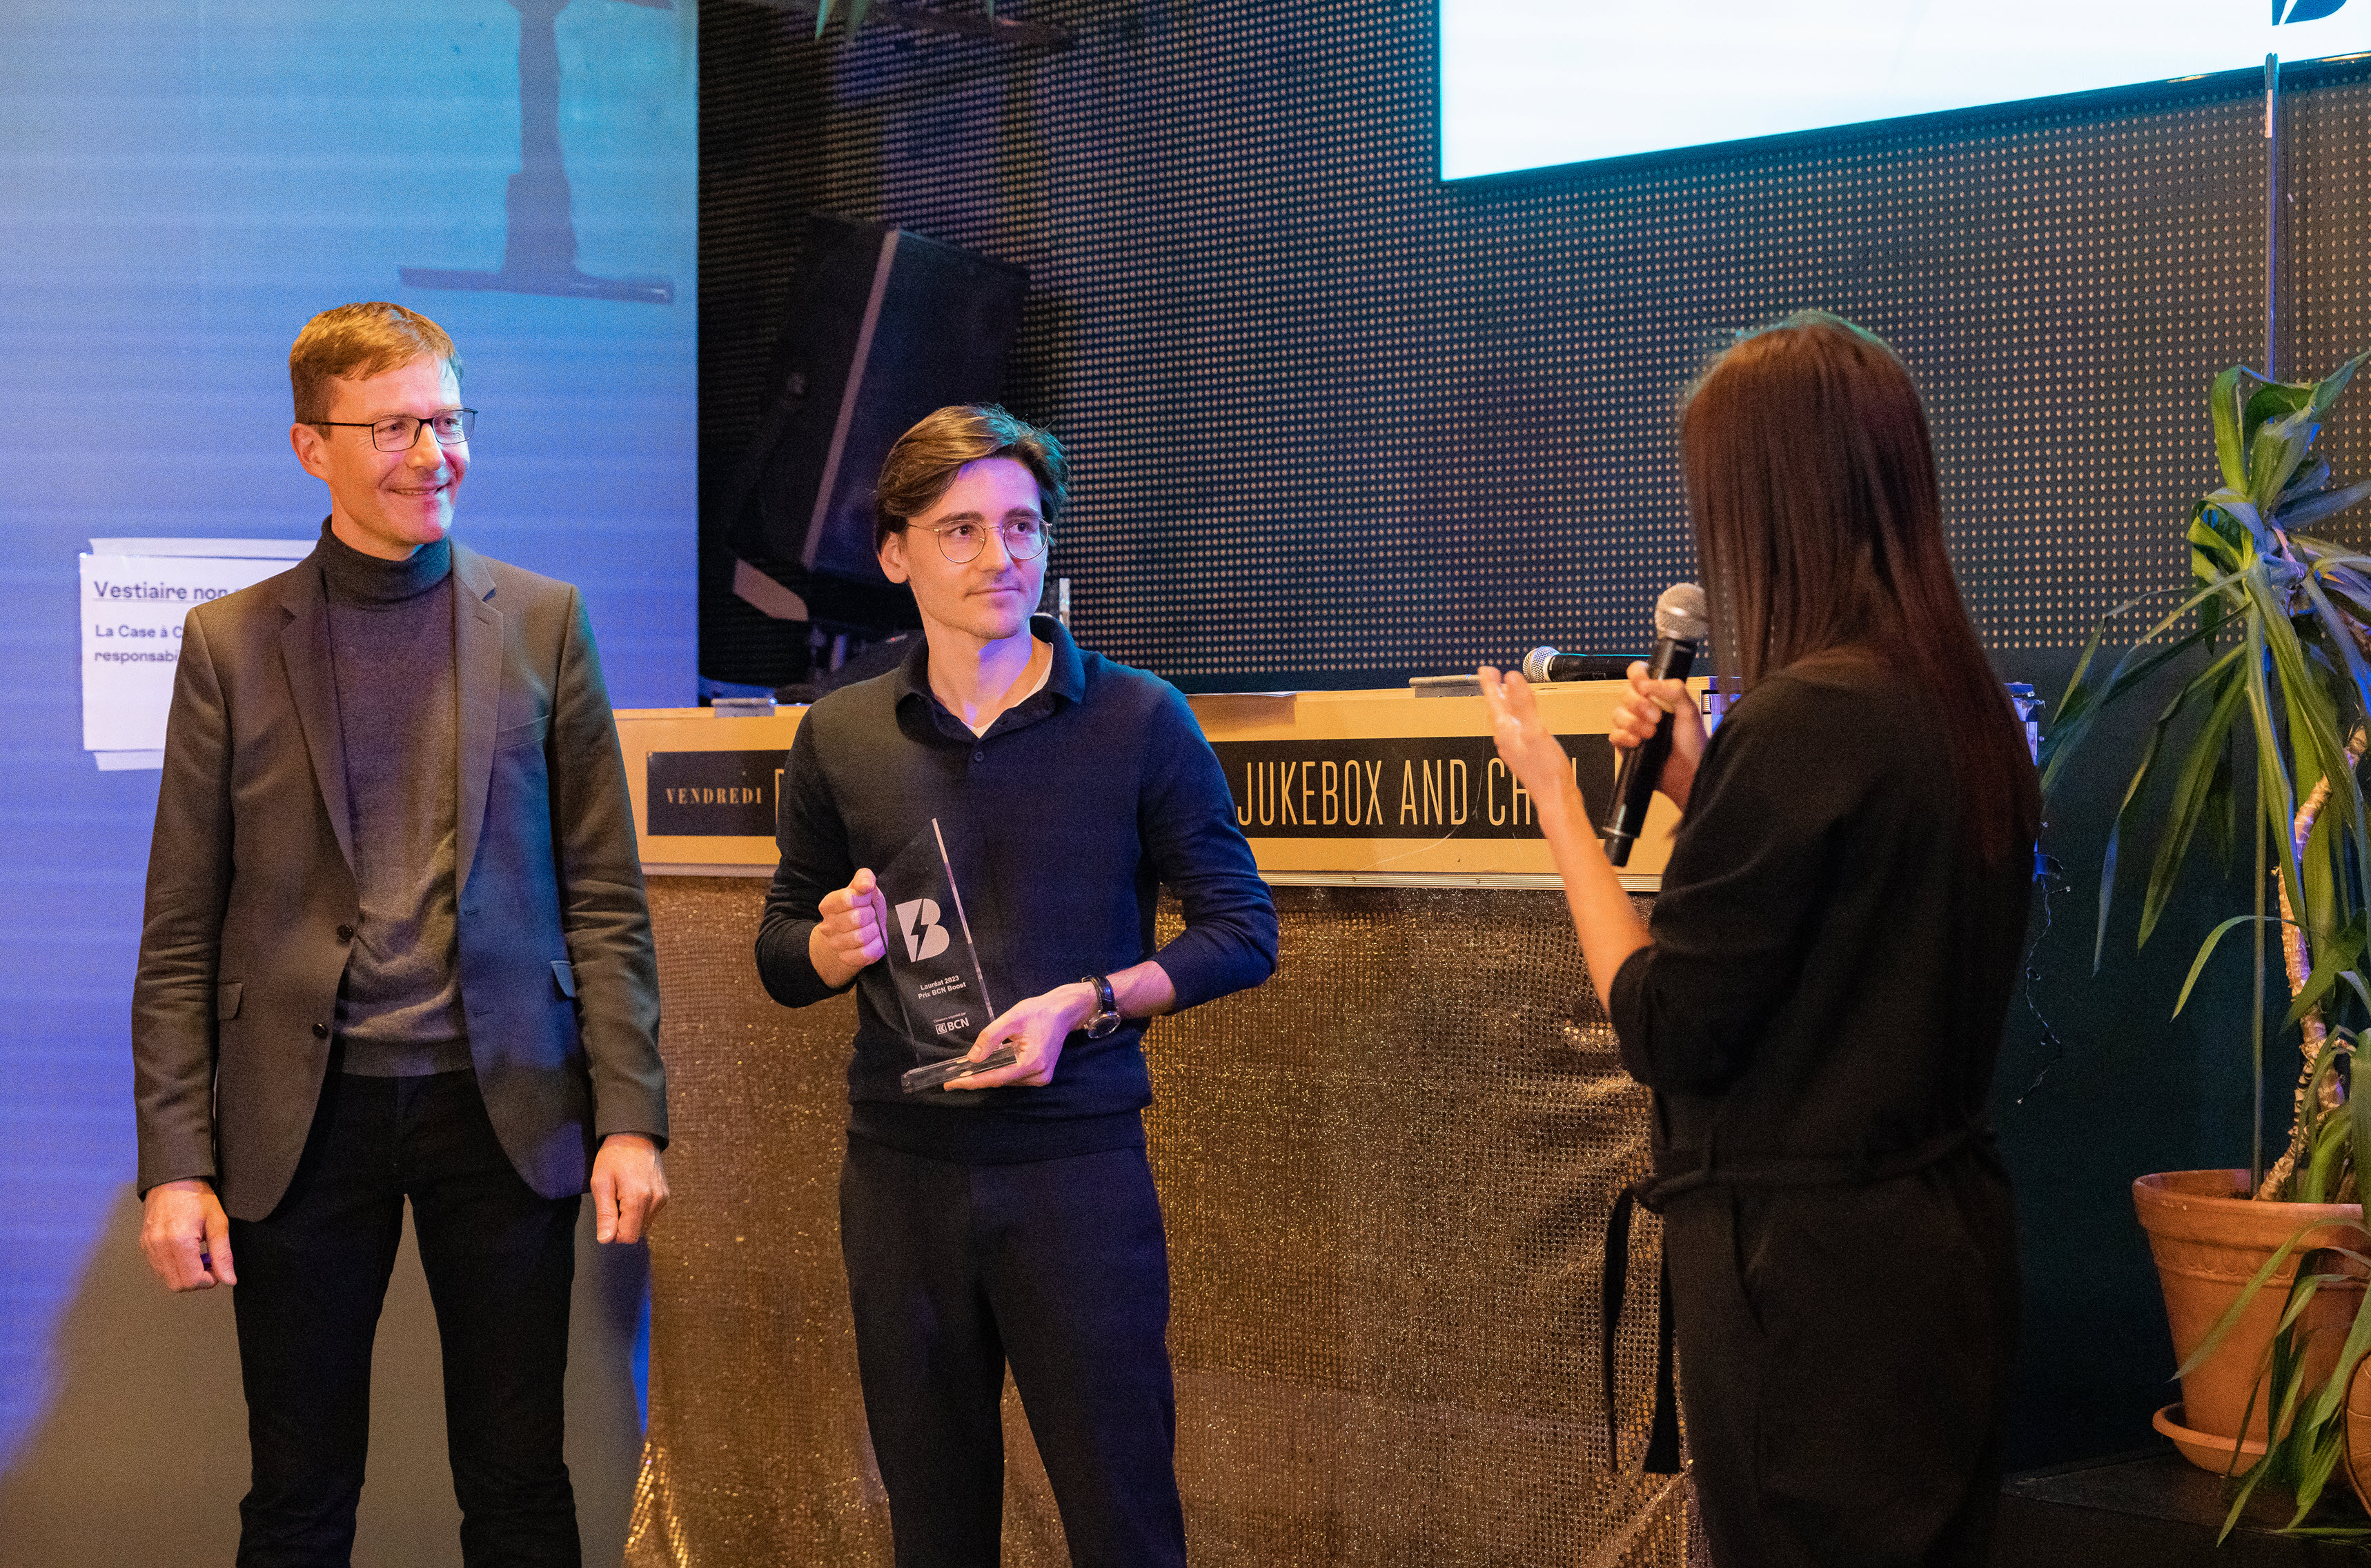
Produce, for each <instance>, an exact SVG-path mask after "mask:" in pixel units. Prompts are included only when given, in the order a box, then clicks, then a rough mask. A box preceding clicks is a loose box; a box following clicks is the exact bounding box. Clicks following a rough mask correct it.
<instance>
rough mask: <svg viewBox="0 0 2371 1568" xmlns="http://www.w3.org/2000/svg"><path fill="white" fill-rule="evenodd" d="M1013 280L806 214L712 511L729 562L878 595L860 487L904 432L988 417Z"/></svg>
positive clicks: (1011, 314) (979, 259) (972, 262)
mask: <svg viewBox="0 0 2371 1568" xmlns="http://www.w3.org/2000/svg"><path fill="white" fill-rule="evenodd" d="M1028 287H1029V273H1028V271H1027V270H1026V269H1024V268H1021V267H1015V266H1012V265H1010V264H1008V263H1006V262H1002V261H997V260H992V259H989V258H988V257H985V256H978V255H975V254H973V253H972V252H970V251H967V250H959V249H957V248H954V246H952V245H942V244H940V243H939V242H938V241H937V240H934V239H930V238H927V237H925V236H921V235H919V234H915V233H913V232H912V231H911V230H908V229H898V228H887V227H884V226H882V225H878V224H862V223H855V222H852V221H850V220H849V219H845V218H836V217H830V216H827V215H822V214H818V215H815V216H814V217H811V218H810V219H809V220H808V230H807V244H806V248H805V254H804V260H803V262H802V264H801V266H800V268H799V271H798V273H797V275H796V277H795V278H794V280H793V281H792V295H791V306H790V309H789V311H788V313H787V315H786V317H785V319H784V323H783V327H782V332H781V338H780V340H778V341H777V343H776V347H775V354H774V367H773V384H774V387H775V392H774V396H773V398H772V400H771V402H770V404H769V407H768V408H767V410H766V413H765V415H764V417H763V418H762V419H760V420H759V421H758V428H757V431H756V432H755V433H754V434H753V435H752V436H751V438H750V442H749V445H748V448H747V450H746V453H745V454H744V455H743V457H742V460H741V464H740V467H739V468H738V469H737V471H736V472H735V473H734V478H733V482H732V484H731V486H730V487H729V489H728V490H727V494H726V501H725V516H726V518H727V519H728V523H727V529H726V539H727V542H728V543H729V544H730V545H731V546H732V548H733V551H734V554H735V555H737V556H739V557H741V558H742V559H745V560H751V561H756V562H758V563H759V564H760V565H768V564H770V565H773V566H775V567H777V568H782V567H792V568H796V569H798V570H799V571H805V572H812V573H815V574H816V575H818V576H822V577H827V578H839V579H842V580H846V581H849V582H855V583H866V584H876V585H878V586H879V587H881V588H884V589H886V588H887V587H888V586H889V584H887V583H886V582H883V581H882V578H881V567H880V563H879V562H878V561H877V560H876V559H874V556H873V482H874V481H875V480H876V479H878V478H880V476H881V464H882V460H883V459H884V458H885V457H886V456H887V455H888V454H889V448H890V446H891V445H892V444H894V443H895V442H896V439H897V438H898V437H899V436H900V435H903V434H904V433H905V432H907V430H908V428H910V427H911V426H912V425H913V423H914V421H917V420H919V419H920V418H921V417H922V416H923V415H925V414H927V413H929V412H930V411H931V409H938V408H943V407H945V406H946V405H947V404H950V403H992V402H995V401H996V400H997V399H998V398H1000V397H1001V396H1002V395H1003V390H1004V363H1005V359H1006V356H1007V355H1008V354H1010V353H1011V352H1012V340H1013V338H1014V337H1015V336H1016V335H1017V334H1018V333H1019V331H1020V329H1021V302H1022V299H1023V297H1024V295H1025V294H1026V293H1027V292H1028Z"/></svg>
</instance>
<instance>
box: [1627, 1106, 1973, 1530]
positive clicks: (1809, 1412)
mask: <svg viewBox="0 0 2371 1568" xmlns="http://www.w3.org/2000/svg"><path fill="white" fill-rule="evenodd" d="M1663 1223H1664V1229H1663V1238H1664V1245H1665V1247H1666V1248H1667V1249H1668V1250H1669V1256H1670V1260H1671V1309H1672V1314H1673V1330H1674V1333H1675V1336H1676V1338H1677V1341H1678V1345H1679V1378H1680V1407H1681V1410H1682V1411H1683V1413H1684V1415H1685V1417H1686V1421H1687V1435H1688V1451H1689V1455H1690V1459H1691V1464H1692V1468H1693V1470H1694V1479H1695V1484H1696V1497H1697V1501H1698V1504H1699V1505H1700V1506H1701V1507H1702V1508H1703V1510H1704V1521H1705V1529H1706V1536H1707V1538H1708V1539H1709V1540H1710V1543H1711V1546H1712V1559H1713V1562H1714V1565H1715V1568H1814V1565H1816V1568H1984V1564H1986V1563H1987V1562H1989V1561H1990V1557H1991V1541H1992V1535H1993V1519H1994V1512H1995V1508H1996V1506H1997V1505H1998V1501H1999V1493H2000V1442H2001V1427H2002V1423H2003V1421H2004V1419H2005V1417H2006V1416H2007V1405H2008V1398H2009V1384H2010V1378H2011V1374H2012V1369H2013V1366H2014V1363H2015V1361H2016V1355H2017V1316H2018V1271H2017V1235H2016V1218H2015V1211H2014V1208H2013V1206H2012V1203H2011V1200H2010V1196H2009V1189H2008V1182H2007V1177H2006V1176H2004V1175H2002V1174H2001V1173H2000V1169H1999V1166H1998V1164H1997V1161H1996V1159H1995V1157H1994V1156H1993V1155H1992V1154H1991V1153H1990V1152H1989V1151H1984V1150H1971V1151H1969V1152H1967V1153H1965V1154H1963V1155H1960V1156H1955V1157H1954V1158H1952V1159H1949V1160H1947V1161H1945V1162H1943V1163H1942V1164H1939V1165H1935V1166H1930V1167H1928V1168H1927V1169H1926V1170H1920V1171H1917V1172H1914V1173H1913V1174H1911V1175H1908V1176H1903V1177H1899V1178H1896V1179H1895V1180H1892V1181H1889V1182H1878V1183H1875V1184H1873V1185H1870V1186H1867V1187H1809V1188H1805V1187H1798V1188H1758V1189H1757V1188H1750V1187H1724V1186H1713V1187H1707V1188H1703V1189H1699V1190H1698V1191H1695V1192H1693V1193H1687V1194H1685V1195H1684V1196H1681V1197H1678V1198H1674V1199H1673V1200H1672V1201H1671V1204H1670V1205H1669V1206H1668V1207H1667V1208H1666V1209H1665V1211H1664V1216H1663Z"/></svg>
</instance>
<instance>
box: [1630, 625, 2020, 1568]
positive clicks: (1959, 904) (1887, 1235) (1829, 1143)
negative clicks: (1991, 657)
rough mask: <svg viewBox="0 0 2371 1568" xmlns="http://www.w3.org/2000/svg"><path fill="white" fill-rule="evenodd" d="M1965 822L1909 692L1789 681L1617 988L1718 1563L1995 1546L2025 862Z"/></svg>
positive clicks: (1746, 706) (1704, 770)
mask: <svg viewBox="0 0 2371 1568" xmlns="http://www.w3.org/2000/svg"><path fill="white" fill-rule="evenodd" d="M2031 882H2032V861H2031V857H2030V851H2029V850H2026V849H2023V848H2017V849H2012V850H2011V851H2010V852H2009V853H2008V854H2007V856H2005V857H2004V858H2003V863H2001V864H1999V865H1996V866H1993V867H1989V868H1987V867H1984V866H1983V865H1982V864H1981V863H1980V862H1979V861H1978V860H1977V859H1976V858H1975V857H1974V856H1973V855H1972V853H1971V852H1970V851H1969V850H1968V849H1967V848H1966V847H1964V846H1963V843H1962V836H1961V831H1960V799H1959V794H1958V790H1957V787H1956V785H1955V783H1954V781H1953V778H1952V774H1951V769H1950V767H1949V761H1948V756H1947V753H1946V750H1945V741H1944V737H1943V735H1942V733H1941V732H1940V730H1939V728H1938V726H1937V724H1936V723H1935V721H1933V719H1932V718H1931V717H1930V716H1929V714H1928V713H1927V712H1926V709H1925V708H1924V706H1923V705H1922V703H1921V702H1920V701H1919V699H1918V698H1917V696H1916V695H1915V694H1914V692H1912V691H1911V690H1910V689H1909V687H1908V686H1907V684H1906V683H1905V682H1903V680H1902V679H1901V678H1900V677H1898V676H1895V675H1892V674H1889V673H1886V672H1884V671H1881V670H1879V669H1878V668H1877V667H1876V666H1875V665H1874V664H1872V663H1868V662H1867V661H1864V660H1860V659H1857V658H1854V657H1849V656H1845V655H1836V654H1829V655H1822V656H1820V657H1817V658H1815V659H1812V660H1808V661H1804V662H1803V663H1798V664H1796V665H1794V666H1792V667H1790V668H1789V669H1787V670H1786V671H1783V672H1781V673H1779V674H1775V675H1772V676H1769V677H1767V678H1765V679H1764V681H1763V682H1762V683H1761V684H1759V685H1758V686H1756V687H1755V688H1754V690H1752V692H1751V693H1749V694H1747V695H1746V696H1745V697H1744V698H1742V699H1741V701H1740V702H1739V703H1738V704H1737V705H1736V706H1735V707H1734V708H1733V709H1731V710H1730V711H1729V716H1728V718H1727V719H1726V721H1724V722H1723V723H1722V724H1721V726H1720V727H1719V729H1718V732H1716V733H1715V735H1714V737H1713V740H1712V743H1711V744H1710V746H1709V747H1708V748H1707V749H1706V753H1705V755H1704V758H1703V761H1702V763H1701V765H1700V767H1699V769H1698V772H1697V776H1696V779H1695V783H1694V790H1693V792H1692V795H1691V798H1690V801H1689V806H1688V812H1687V816H1686V820H1685V822H1684V823H1683V825H1682V827H1681V829H1680V832H1679V836H1678V840H1677V842H1676V843H1675V845H1674V846H1673V849H1672V855H1671V863H1670V866H1669V868H1668V869H1667V870H1666V871H1665V873H1664V878H1663V888H1662V893H1661V894H1660V897H1659V898H1658V899H1657V901H1656V905H1655V910H1654V915H1653V918H1652V922H1651V930H1652V934H1653V939H1654V940H1653V945H1651V946H1650V947H1648V948H1645V949H1642V950H1641V951H1638V952H1637V953H1636V954H1634V955H1633V956H1632V957H1631V959H1630V960H1629V962H1628V963H1625V964H1624V965H1623V967H1622V969H1621V972H1620V973H1619V974H1617V975H1616V976H1615V978H1614V983H1613V1005H1612V1009H1611V1010H1612V1013H1613V1025H1614V1030H1615V1032H1616V1034H1617V1036H1618V1037H1619V1039H1620V1042H1621V1047H1622V1056H1623V1060H1624V1062H1625V1065H1626V1066H1628V1067H1629V1069H1630V1071H1631V1073H1632V1074H1633V1075H1634V1076H1636V1077H1637V1078H1639V1079H1640V1080H1641V1081H1642V1082H1644V1083H1646V1084H1647V1085H1648V1086H1649V1087H1650V1088H1652V1089H1653V1090H1655V1122H1656V1125H1655V1159H1656V1173H1657V1176H1658V1178H1659V1181H1660V1193H1659V1203H1660V1207H1661V1208H1662V1210H1663V1214H1664V1244H1665V1248H1666V1251H1667V1257H1668V1261H1669V1264H1670V1268H1671V1274H1670V1279H1671V1298H1670V1309H1671V1312H1672V1314H1673V1326H1674V1330H1675V1332H1676V1336H1677V1343H1678V1349H1679V1387H1680V1395H1681V1399H1680V1405H1681V1411H1682V1414H1683V1419H1684V1420H1685V1422H1686V1424H1687V1435H1688V1446H1689V1451H1690V1454H1691V1456H1692V1459H1693V1463H1694V1474H1695V1482H1696V1490H1697V1495H1698V1497H1699V1499H1700V1504H1701V1506H1702V1508H1703V1510H1704V1519H1705V1524H1706V1529H1707V1532H1708V1534H1709V1537H1710V1540H1711V1545H1712V1549H1713V1556H1714V1561H1715V1562H1716V1563H1717V1564H1718V1565H1719V1568H1783V1565H1789V1564H1796V1563H1803V1564H1810V1563H1818V1564H1821V1565H1822V1568H1838V1565H1844V1564H1879V1563H1886V1564H1891V1563H1902V1564H1912V1563H1916V1564H1942V1563H1949V1564H1960V1563H1965V1564H1977V1563H1981V1562H1984V1559H1985V1555H1986V1551H1987V1550H1988V1547H1989V1542H1990V1537H1991V1529H1992V1518H1993V1510H1994V1504H1995V1493H1996V1492H1997V1491H1998V1488H1999V1448H2000V1431H2001V1424H2002V1419H2003V1416H2004V1413H2005V1410H2006V1406H2007V1395H2008V1385H2009V1378H2010V1371H2011V1363H2012V1359H2013V1356H2014V1355H2015V1350H2016V1332H2017V1311H2018V1281H2017V1255H2016V1218H2015V1212H2014V1208H2013V1205H2012V1201H2011V1198H2010V1194H2009V1188H2008V1181H2007V1175H2006V1174H2005V1172H2004V1171H2003V1170H2002V1169H2001V1166H2000V1162H1999V1159H1998V1158H1997V1155H1996V1154H1995V1150H1994V1147H1993V1144H1992V1140H1991V1138H1990V1136H1989V1134H1988V1132H1987V1131H1986V1130H1985V1128H1984V1119H1985V1113H1986V1104H1987V1101H1988V1098H1989V1093H1990V1089H1991V1083H1992V1077H1993V1067H1994V1062H1995V1057H1996V1055H1998V1052H1999V1046H2000V1036H2001V1029H2002V1025H2003V1022H2004V1020H2005V1016H2006V1013H2007V1007H2008V1003H2009V998H2010V995H2011V990H2012V987H2013V986H2014V983H2015V979H2016V975H2017V973H2018V960H2019V955H2020V953H2021V951H2022V948H2023V943H2024V938H2025V929H2026V920H2027V915H2028V910H2029V906H2030V894H2031Z"/></svg>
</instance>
